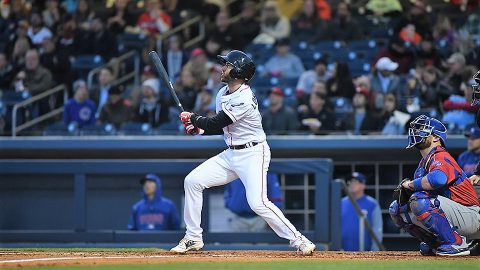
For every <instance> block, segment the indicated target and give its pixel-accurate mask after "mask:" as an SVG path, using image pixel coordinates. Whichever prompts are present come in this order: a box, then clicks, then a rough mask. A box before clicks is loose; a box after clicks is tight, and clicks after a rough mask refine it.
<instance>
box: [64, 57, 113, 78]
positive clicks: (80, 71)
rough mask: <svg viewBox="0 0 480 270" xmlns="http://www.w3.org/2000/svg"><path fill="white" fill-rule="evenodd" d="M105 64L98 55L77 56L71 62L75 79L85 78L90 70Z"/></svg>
mask: <svg viewBox="0 0 480 270" xmlns="http://www.w3.org/2000/svg"><path fill="white" fill-rule="evenodd" d="M104 63H105V61H104V59H103V58H102V56H100V55H90V54H85V55H78V56H77V57H75V59H74V60H73V62H72V69H73V71H74V72H75V78H84V79H85V78H86V77H87V75H88V72H90V70H92V69H94V68H96V67H99V66H101V65H103V64H104Z"/></svg>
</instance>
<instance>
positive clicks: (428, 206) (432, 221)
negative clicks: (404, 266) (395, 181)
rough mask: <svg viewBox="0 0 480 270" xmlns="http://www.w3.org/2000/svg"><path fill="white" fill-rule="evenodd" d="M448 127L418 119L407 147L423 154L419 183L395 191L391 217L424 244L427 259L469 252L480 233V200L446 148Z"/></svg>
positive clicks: (404, 183) (416, 177)
mask: <svg viewBox="0 0 480 270" xmlns="http://www.w3.org/2000/svg"><path fill="white" fill-rule="evenodd" d="M446 139H447V129H446V127H445V126H444V125H443V124H442V123H441V122H440V121H438V120H437V119H434V118H429V117H427V116H425V115H421V116H419V117H417V118H416V119H415V120H413V122H412V123H411V124H410V128H409V130H408V146H407V148H412V147H414V148H416V149H418V150H419V151H420V153H421V155H422V160H421V161H420V163H419V165H418V168H417V170H416V171H415V174H414V179H413V180H410V179H405V180H403V181H402V182H401V183H400V184H399V185H398V187H397V188H396V189H395V191H394V194H393V196H394V198H395V201H393V202H392V203H391V204H390V209H389V212H390V216H391V217H392V219H393V221H394V223H395V225H396V226H397V227H399V228H401V229H403V230H405V231H407V232H408V233H410V234H411V235H412V236H414V237H415V238H417V239H418V240H420V241H421V243H420V253H421V254H422V255H442V256H463V255H469V254H470V247H469V245H468V243H467V238H471V237H472V236H474V235H475V234H478V232H479V230H480V202H479V200H478V198H477V194H476V192H475V189H474V188H473V185H472V183H471V182H470V181H469V179H468V177H467V176H466V174H465V173H464V172H463V171H462V169H461V168H460V166H458V164H457V162H456V161H455V159H454V158H453V157H452V156H451V155H450V154H449V153H448V152H447V151H446V150H445V141H446Z"/></svg>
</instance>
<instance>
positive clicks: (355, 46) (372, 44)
mask: <svg viewBox="0 0 480 270" xmlns="http://www.w3.org/2000/svg"><path fill="white" fill-rule="evenodd" d="M348 48H349V49H351V50H354V51H359V50H365V51H366V50H375V49H376V48H377V41H376V40H374V39H364V40H353V41H351V42H350V43H348Z"/></svg>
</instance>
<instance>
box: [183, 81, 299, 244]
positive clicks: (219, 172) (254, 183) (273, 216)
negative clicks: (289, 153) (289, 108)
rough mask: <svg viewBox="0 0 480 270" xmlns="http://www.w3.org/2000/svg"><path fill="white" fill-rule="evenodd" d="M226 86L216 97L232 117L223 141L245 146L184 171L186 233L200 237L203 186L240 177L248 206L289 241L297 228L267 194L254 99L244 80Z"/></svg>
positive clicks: (265, 155) (266, 150) (266, 153)
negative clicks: (233, 86) (236, 86)
mask: <svg viewBox="0 0 480 270" xmlns="http://www.w3.org/2000/svg"><path fill="white" fill-rule="evenodd" d="M228 90H229V89H228V86H225V87H223V88H222V89H220V91H219V92H218V94H217V98H216V111H217V113H218V112H219V111H221V110H223V111H224V112H225V113H226V114H227V115H228V116H229V117H230V118H231V120H232V121H233V123H232V124H230V125H228V126H226V127H225V128H223V132H224V139H225V142H226V144H227V145H228V146H232V145H233V146H239V145H247V146H248V147H247V148H244V149H230V148H229V149H227V150H224V151H223V152H221V153H220V154H218V155H216V156H214V157H212V158H210V159H208V160H207V161H205V162H203V163H202V164H200V165H199V166H198V167H197V168H195V169H194V170H193V171H192V172H190V173H189V174H188V175H187V177H186V178H185V183H184V188H185V210H184V219H185V224H186V227H187V232H186V237H187V238H188V239H190V240H195V241H198V240H202V228H201V227H200V223H201V211H202V202H203V198H202V194H203V190H204V189H205V188H210V187H214V186H220V185H225V184H228V183H229V182H231V181H233V180H235V179H237V178H240V179H241V181H242V183H243V185H244V186H245V190H246V194H247V201H248V204H249V205H250V207H251V208H252V210H253V211H254V212H255V213H257V214H258V215H259V216H261V217H262V218H263V219H265V221H266V222H267V223H268V225H270V227H271V228H272V229H273V230H274V231H275V232H276V233H277V235H278V236H280V237H283V238H285V239H288V240H290V244H291V245H292V242H293V241H295V240H297V239H298V238H299V237H300V236H301V234H300V232H299V231H298V230H297V229H296V228H295V227H294V226H293V225H292V223H290V221H289V220H288V219H287V218H285V216H284V215H283V213H282V212H281V211H280V209H278V208H277V207H276V206H275V205H274V204H273V203H272V202H270V201H269V200H268V198H267V171H268V166H269V164H270V147H269V146H268V144H267V142H266V136H265V132H264V131H263V127H262V117H261V115H260V112H259V111H258V102H257V99H256V97H255V95H254V94H253V92H252V90H251V89H250V87H249V86H248V85H246V84H243V85H241V86H240V88H239V89H238V90H237V91H235V92H233V93H232V94H229V93H228ZM255 143H258V144H255Z"/></svg>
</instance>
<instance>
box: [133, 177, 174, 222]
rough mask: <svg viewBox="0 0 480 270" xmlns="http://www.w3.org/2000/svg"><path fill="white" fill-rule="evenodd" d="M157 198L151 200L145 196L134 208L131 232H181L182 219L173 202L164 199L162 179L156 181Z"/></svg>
mask: <svg viewBox="0 0 480 270" xmlns="http://www.w3.org/2000/svg"><path fill="white" fill-rule="evenodd" d="M155 182H156V183H157V190H156V194H155V198H154V199H153V200H149V199H148V198H147V196H146V195H145V194H144V197H143V199H142V200H140V201H139V202H137V203H136V204H135V205H134V206H133V207H132V214H131V216H130V222H129V223H128V229H129V230H179V229H180V218H179V216H178V211H177V208H176V207H175V205H174V204H173V202H172V201H171V200H169V199H167V198H164V197H162V194H161V182H160V179H156V180H155Z"/></svg>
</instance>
